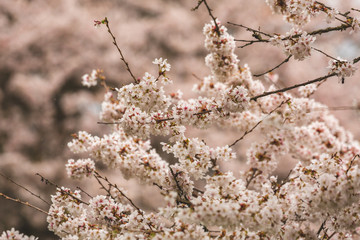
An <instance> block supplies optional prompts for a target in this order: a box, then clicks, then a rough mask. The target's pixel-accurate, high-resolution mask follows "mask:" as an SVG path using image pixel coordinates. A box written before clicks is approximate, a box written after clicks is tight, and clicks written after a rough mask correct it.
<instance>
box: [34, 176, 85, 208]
mask: <svg viewBox="0 0 360 240" xmlns="http://www.w3.org/2000/svg"><path fill="white" fill-rule="evenodd" d="M35 175H37V176H39V177H40V178H41V181H42V182H45V184H50V185H52V186H55V187H57V189H59V191H60V192H61V193H63V194H66V195H68V196H69V197H71V198H73V199H74V200H76V201H78V202H80V203H83V204H85V205H89V203H87V202H84V201H83V200H81V199H80V198H78V197H75V196H74V195H72V194H71V193H68V192H67V191H64V190H63V189H61V187H60V186H59V185H57V184H56V183H53V182H51V181H50V180H49V179H47V178H45V177H43V176H42V175H41V174H40V173H36V174H35Z"/></svg>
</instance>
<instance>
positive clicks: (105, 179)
mask: <svg viewBox="0 0 360 240" xmlns="http://www.w3.org/2000/svg"><path fill="white" fill-rule="evenodd" d="M94 177H95V178H96V179H97V180H98V182H99V183H100V184H101V185H102V183H101V182H100V179H102V180H104V181H105V182H106V183H107V184H108V185H109V186H111V187H113V188H115V189H116V190H118V191H119V193H120V194H121V195H122V196H123V197H124V198H126V200H128V201H129V203H130V204H131V205H132V206H133V207H134V208H135V209H136V210H137V211H138V213H139V214H140V215H142V216H144V214H143V211H142V210H141V209H140V208H139V207H138V206H136V205H135V203H134V202H133V201H132V200H131V199H130V198H129V197H127V196H126V195H125V193H123V192H122V191H121V190H120V189H119V188H118V186H117V185H116V184H112V183H111V182H110V181H109V180H108V179H107V177H103V176H101V175H100V174H99V173H98V172H97V171H95V172H94ZM102 186H103V185H102ZM103 187H104V186H103ZM104 189H105V190H106V191H107V189H106V188H104ZM107 192H108V193H109V194H110V191H107ZM110 196H111V195H110Z"/></svg>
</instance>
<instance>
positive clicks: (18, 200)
mask: <svg viewBox="0 0 360 240" xmlns="http://www.w3.org/2000/svg"><path fill="white" fill-rule="evenodd" d="M0 196H1V197H3V198H5V199H7V200H10V201H13V202H17V203H20V204H23V205H25V206H28V207H31V208H33V209H35V210H38V211H39V212H42V213H45V214H46V215H48V214H49V213H48V212H46V211H45V210H42V209H41V208H38V207H36V206H34V205H32V204H30V203H28V202H24V201H21V200H20V199H18V198H12V197H9V196H7V195H5V194H3V193H0Z"/></svg>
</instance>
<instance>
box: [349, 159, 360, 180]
mask: <svg viewBox="0 0 360 240" xmlns="http://www.w3.org/2000/svg"><path fill="white" fill-rule="evenodd" d="M356 157H359V158H360V155H359V154H356V155H355V156H354V157H353V159H351V162H350V164H349V167H348V168H347V169H346V175H347V174H348V172H349V170H350V168H351V166H352V165H353V163H354V161H355V159H356Z"/></svg>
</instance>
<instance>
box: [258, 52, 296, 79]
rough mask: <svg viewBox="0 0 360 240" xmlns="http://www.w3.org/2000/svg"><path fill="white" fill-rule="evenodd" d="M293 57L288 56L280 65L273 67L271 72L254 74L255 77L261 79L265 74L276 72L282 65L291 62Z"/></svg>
mask: <svg viewBox="0 0 360 240" xmlns="http://www.w3.org/2000/svg"><path fill="white" fill-rule="evenodd" d="M291 57H292V55H289V56H288V57H287V58H286V59H285V60H284V61H282V62H281V63H280V64H278V65H276V66H275V67H273V68H272V69H270V70H268V71H266V72H264V73H261V74H254V77H261V76H262V75H265V74H267V73H269V72H272V71H274V70H275V69H277V68H279V67H280V66H281V65H283V64H284V63H287V62H288V61H289V60H290V58H291Z"/></svg>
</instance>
